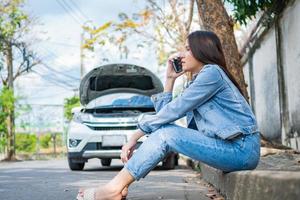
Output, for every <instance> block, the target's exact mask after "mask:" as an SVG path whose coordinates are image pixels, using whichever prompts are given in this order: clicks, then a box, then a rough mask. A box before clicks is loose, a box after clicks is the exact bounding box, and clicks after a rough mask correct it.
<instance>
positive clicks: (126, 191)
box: [122, 186, 128, 197]
mask: <svg viewBox="0 0 300 200" xmlns="http://www.w3.org/2000/svg"><path fill="white" fill-rule="evenodd" d="M127 194H128V186H127V187H125V188H124V189H123V190H122V197H126V196H127Z"/></svg>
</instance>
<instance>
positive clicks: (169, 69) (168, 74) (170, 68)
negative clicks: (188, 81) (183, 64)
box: [166, 53, 185, 80]
mask: <svg viewBox="0 0 300 200" xmlns="http://www.w3.org/2000/svg"><path fill="white" fill-rule="evenodd" d="M176 57H182V53H174V54H172V55H171V56H170V57H169V58H168V63H167V65H168V66H167V72H166V77H167V79H174V80H175V79H176V78H177V77H179V76H181V75H182V74H184V73H185V71H184V70H183V71H182V72H180V73H176V72H175V71H174V69H173V66H172V62H173V59H174V58H176Z"/></svg>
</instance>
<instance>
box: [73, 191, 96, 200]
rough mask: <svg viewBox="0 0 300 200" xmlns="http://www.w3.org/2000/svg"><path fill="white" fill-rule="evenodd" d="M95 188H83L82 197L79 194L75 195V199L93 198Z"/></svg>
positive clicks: (86, 199) (88, 199)
mask: <svg viewBox="0 0 300 200" xmlns="http://www.w3.org/2000/svg"><path fill="white" fill-rule="evenodd" d="M95 190H96V188H89V189H85V190H83V197H82V196H80V195H79V193H78V195H77V198H76V199H77V200H95Z"/></svg>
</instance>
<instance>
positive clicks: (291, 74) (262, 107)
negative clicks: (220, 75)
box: [243, 1, 300, 149]
mask: <svg viewBox="0 0 300 200" xmlns="http://www.w3.org/2000/svg"><path fill="white" fill-rule="evenodd" d="M299 19H300V1H294V2H293V3H290V5H288V6H287V8H285V10H284V11H283V13H282V15H281V16H280V18H279V20H278V23H274V24H273V25H272V27H271V28H269V29H268V30H267V32H266V33H265V34H262V35H261V37H260V38H259V39H257V43H256V44H258V45H254V46H252V49H251V50H250V51H249V52H248V55H247V56H248V60H247V62H246V63H245V64H244V66H243V67H244V69H243V71H244V74H245V80H246V83H247V84H248V85H249V87H248V92H249V94H250V98H251V105H252V107H253V109H254V110H255V114H256V116H257V120H258V125H259V127H260V130H261V132H262V134H263V135H264V136H265V137H266V138H268V139H271V140H273V141H280V142H282V143H284V144H286V145H289V146H292V147H293V148H295V149H300V138H299V134H300V78H299V77H300V76H299V75H300V23H299ZM275 24H278V26H276V25H275ZM277 33H280V36H278V34H277ZM278 38H279V39H278ZM278 57H279V59H278ZM280 66H282V68H279V67H280ZM280 69H282V72H280ZM251 72H252V73H251ZM251 79H252V81H251ZM281 80H283V81H282V82H281ZM282 86H284V87H283V89H281V90H280V88H282ZM282 102H283V103H282ZM285 102H286V103H285ZM283 104H284V105H286V106H282V105H283ZM284 112H285V113H287V114H286V115H285V116H288V117H284V116H283V113H284ZM285 119H287V120H286V121H287V123H285V124H284V120H285ZM286 127H288V129H286Z"/></svg>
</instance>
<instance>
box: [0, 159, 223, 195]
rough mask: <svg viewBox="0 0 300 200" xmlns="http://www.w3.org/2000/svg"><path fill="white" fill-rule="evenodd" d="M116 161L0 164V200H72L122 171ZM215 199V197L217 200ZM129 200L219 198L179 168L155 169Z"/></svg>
mask: <svg viewBox="0 0 300 200" xmlns="http://www.w3.org/2000/svg"><path fill="white" fill-rule="evenodd" d="M121 168H122V164H121V162H120V161H119V160H113V162H112V167H101V165H100V162H99V160H97V159H92V160H90V161H89V163H87V165H86V167H85V169H84V171H79V172H78V171H77V172H74V171H70V170H69V169H68V165H67V161H66V159H57V160H45V161H22V162H12V163H10V162H0V200H54V199H55V200H69V199H70V200H74V199H75V197H76V194H77V191H78V189H79V188H80V187H95V186H99V185H103V184H105V183H106V182H107V181H108V180H110V179H111V178H112V177H113V176H114V175H116V173H117V172H118V171H119V170H121ZM217 197H218V198H217ZM127 199H128V200H138V199H140V200H150V199H151V200H152V199H153V200H154V199H169V200H171V199H174V200H209V199H222V197H220V195H219V194H218V193H217V192H216V191H215V190H214V188H212V187H211V186H210V185H209V184H207V183H206V182H205V181H204V180H203V179H202V178H201V174H200V173H198V172H195V171H193V170H191V169H190V168H187V167H185V166H184V165H180V166H179V167H177V168H176V169H174V170H162V169H161V168H160V167H157V168H156V169H155V170H153V171H151V172H150V174H148V176H146V178H145V179H142V180H140V181H138V182H135V183H133V184H132V185H131V187H130V188H129V195H128V198H127Z"/></svg>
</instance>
